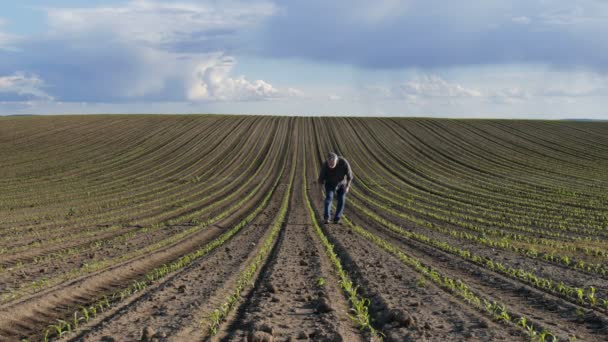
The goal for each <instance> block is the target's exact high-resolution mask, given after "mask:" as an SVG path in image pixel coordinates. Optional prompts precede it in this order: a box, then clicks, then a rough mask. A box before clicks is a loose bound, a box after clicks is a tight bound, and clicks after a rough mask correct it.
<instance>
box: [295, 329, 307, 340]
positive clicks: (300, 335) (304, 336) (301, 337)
mask: <svg viewBox="0 0 608 342" xmlns="http://www.w3.org/2000/svg"><path fill="white" fill-rule="evenodd" d="M296 338H297V339H298V340H306V339H308V335H307V334H306V332H304V331H300V332H299V333H298V335H297V336H296Z"/></svg>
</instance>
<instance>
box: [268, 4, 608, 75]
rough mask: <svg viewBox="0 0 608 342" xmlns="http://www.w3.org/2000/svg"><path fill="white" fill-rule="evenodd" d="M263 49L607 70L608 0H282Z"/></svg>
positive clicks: (358, 61) (413, 63)
mask: <svg viewBox="0 0 608 342" xmlns="http://www.w3.org/2000/svg"><path fill="white" fill-rule="evenodd" d="M279 5H280V7H281V8H282V11H279V13H278V14H277V15H275V16H274V17H272V18H270V19H269V20H268V22H267V25H266V26H265V30H263V32H262V33H261V34H260V37H261V38H260V40H261V48H260V49H259V50H258V51H259V53H261V54H263V55H266V56H273V57H299V58H306V59H312V60H316V61H329V62H335V63H349V64H354V65H358V66H362V67H366V68H407V67H419V68H435V67H452V66H463V65H478V64H505V63H542V64H550V65H554V66H558V67H576V66H582V67H589V68H594V69H600V70H607V69H608V41H606V39H605V36H606V34H608V20H606V17H607V16H608V2H598V1H591V0H589V1H563V0H558V1H550V2H546V1H522V0H519V1H482V2H474V3H473V4H471V3H470V2H460V1H459V2H452V1H450V2H447V1H438V0H429V1H377V2H376V1H375V2H368V1H331V2H327V1H319V0H312V1H311V0H305V1H304V0H293V1H282V2H280V4H279Z"/></svg>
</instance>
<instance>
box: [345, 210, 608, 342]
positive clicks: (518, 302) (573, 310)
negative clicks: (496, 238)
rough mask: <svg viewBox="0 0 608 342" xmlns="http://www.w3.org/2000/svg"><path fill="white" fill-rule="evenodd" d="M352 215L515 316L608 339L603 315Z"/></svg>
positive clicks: (557, 330)
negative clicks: (491, 299) (497, 302)
mask: <svg viewBox="0 0 608 342" xmlns="http://www.w3.org/2000/svg"><path fill="white" fill-rule="evenodd" d="M348 213H349V214H350V216H349V217H350V218H351V219H352V220H353V221H354V222H355V223H358V224H359V225H360V226H362V227H365V229H367V230H369V231H370V232H373V233H374V234H377V235H379V236H381V237H382V238H384V239H386V240H387V241H389V242H390V243H392V244H394V245H397V246H399V247H400V248H402V250H403V251H404V252H405V253H407V254H408V255H411V256H413V257H416V258H418V259H420V260H421V261H422V262H424V263H425V264H426V265H428V266H431V267H433V268H435V269H438V270H440V272H441V273H442V274H445V275H447V276H449V277H452V278H454V279H460V280H462V281H463V282H464V283H465V284H467V285H468V286H469V287H470V288H471V289H472V290H474V291H475V292H476V293H478V294H481V295H483V296H485V297H486V298H495V300H497V301H499V302H501V303H503V304H505V305H506V306H507V307H508V308H509V309H510V310H511V313H512V314H517V315H518V316H524V317H527V318H528V319H531V320H534V321H535V322H536V323H538V324H540V325H542V326H543V327H545V328H546V329H547V330H548V331H550V332H552V333H553V334H556V335H558V336H561V337H570V336H576V338H577V339H578V340H583V341H597V340H603V339H608V329H607V328H606V327H607V325H606V322H608V320H606V318H605V317H603V315H601V314H597V313H595V312H593V311H590V310H586V309H584V308H581V307H578V306H576V305H572V304H571V303H568V302H566V301H564V300H562V299H560V298H558V297H555V296H553V295H551V294H547V293H544V292H542V291H540V290H537V289H535V288H533V287H531V286H527V285H525V284H523V283H521V282H519V281H517V280H513V279H510V278H507V277H504V276H501V275H500V274H497V273H495V272H492V271H490V270H488V269H485V268H483V267H480V266H477V265H475V264H471V263H469V262H467V261H465V260H461V259H460V258H459V257H457V256H453V255H450V254H448V253H445V252H442V251H440V250H437V249H435V248H433V247H431V246H427V245H425V244H422V243H419V242H416V241H412V240H409V239H406V238H404V237H401V236H398V235H397V234H395V233H393V232H389V231H387V230H385V229H383V228H380V227H378V226H377V224H375V223H373V222H371V221H369V220H368V219H366V218H364V217H362V216H360V215H357V214H356V213H354V211H349V212H348Z"/></svg>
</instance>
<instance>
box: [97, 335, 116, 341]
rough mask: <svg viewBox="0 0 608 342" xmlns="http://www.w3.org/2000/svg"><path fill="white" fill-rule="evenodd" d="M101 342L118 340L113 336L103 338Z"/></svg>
mask: <svg viewBox="0 0 608 342" xmlns="http://www.w3.org/2000/svg"><path fill="white" fill-rule="evenodd" d="M99 341H101V342H116V339H115V338H114V337H112V336H102V337H101V339H100V340H99Z"/></svg>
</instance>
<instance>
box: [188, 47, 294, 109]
mask: <svg viewBox="0 0 608 342" xmlns="http://www.w3.org/2000/svg"><path fill="white" fill-rule="evenodd" d="M235 64H236V60H235V59H234V58H232V57H223V58H220V59H217V60H213V61H209V62H207V63H203V64H200V65H198V66H197V68H196V73H195V74H194V75H193V78H192V80H191V85H190V88H189V89H188V99H189V100H194V101H257V100H271V99H277V98H281V97H293V96H300V95H302V93H301V92H300V91H298V90H296V89H293V88H289V89H287V90H286V91H282V90H279V89H277V88H275V87H274V86H272V85H271V84H269V83H267V82H265V81H263V80H256V81H249V80H247V79H246V78H245V77H244V76H239V77H236V78H231V77H229V75H230V73H231V71H232V69H233V68H234V66H235Z"/></svg>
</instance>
